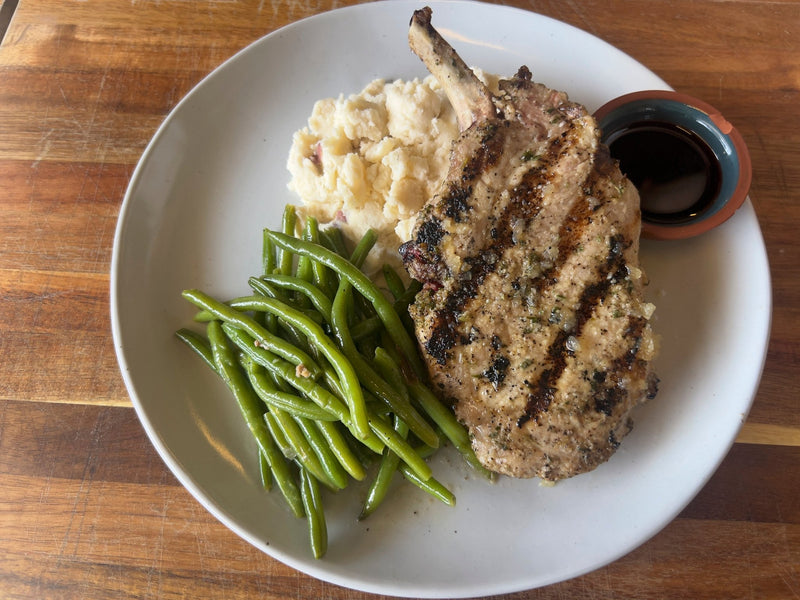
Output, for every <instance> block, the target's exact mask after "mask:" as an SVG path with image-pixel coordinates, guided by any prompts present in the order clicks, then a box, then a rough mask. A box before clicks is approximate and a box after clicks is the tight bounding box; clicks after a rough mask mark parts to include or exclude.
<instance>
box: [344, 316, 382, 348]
mask: <svg viewBox="0 0 800 600" xmlns="http://www.w3.org/2000/svg"><path fill="white" fill-rule="evenodd" d="M381 329H383V322H382V321H381V320H380V318H379V317H378V316H377V315H376V316H374V317H369V318H368V319H364V320H363V321H360V322H358V323H356V324H355V325H353V326H352V327H351V328H350V335H351V336H352V338H353V341H356V342H358V341H359V340H363V339H365V338H367V337H369V336H371V335H373V334H375V333H378V332H380V331H381Z"/></svg>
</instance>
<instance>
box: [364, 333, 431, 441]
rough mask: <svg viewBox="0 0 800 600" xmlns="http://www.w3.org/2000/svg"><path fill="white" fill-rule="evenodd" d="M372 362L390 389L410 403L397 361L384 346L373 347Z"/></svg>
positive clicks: (409, 396)
mask: <svg viewBox="0 0 800 600" xmlns="http://www.w3.org/2000/svg"><path fill="white" fill-rule="evenodd" d="M372 362H373V364H374V365H375V368H376V369H377V370H378V373H379V374H380V376H381V377H383V379H385V380H386V382H387V383H388V384H389V385H390V386H392V389H393V390H395V391H396V392H397V393H398V394H400V395H401V396H402V397H403V400H405V401H406V402H408V403H411V394H409V393H408V387H407V386H406V383H405V380H404V379H403V373H402V372H401V371H400V367H398V366H397V363H395V362H394V360H393V359H392V357H391V356H390V355H389V353H388V352H387V351H386V350H385V349H384V348H382V347H380V346H378V347H377V348H375V358H374V359H373V361H372ZM434 447H435V446H434Z"/></svg>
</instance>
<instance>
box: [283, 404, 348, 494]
mask: <svg viewBox="0 0 800 600" xmlns="http://www.w3.org/2000/svg"><path fill="white" fill-rule="evenodd" d="M294 420H295V422H296V423H297V426H298V427H299V428H300V431H302V432H303V435H304V436H305V438H306V440H307V441H308V443H309V444H310V445H311V449H312V450H313V451H314V453H315V454H316V455H317V458H318V459H319V463H320V466H321V467H322V471H323V473H325V475H326V476H327V477H328V479H329V480H330V481H331V482H333V484H334V485H335V486H336V487H337V488H338V489H340V490H343V489H344V488H346V487H347V473H346V472H345V470H344V469H343V468H342V465H340V464H339V461H338V460H337V459H336V457H335V456H334V455H333V452H331V449H330V447H329V446H328V442H327V440H326V439H325V436H323V435H322V433H321V432H320V430H319V428H318V427H317V424H316V422H315V421H312V420H310V419H303V418H298V417H295V418H294Z"/></svg>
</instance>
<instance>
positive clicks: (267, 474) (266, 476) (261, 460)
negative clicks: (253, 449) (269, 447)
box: [258, 449, 272, 491]
mask: <svg viewBox="0 0 800 600" xmlns="http://www.w3.org/2000/svg"><path fill="white" fill-rule="evenodd" d="M258 472H259V474H260V475H261V487H263V488H264V489H265V490H267V491H269V490H271V489H272V469H271V468H270V466H269V460H268V459H267V457H266V455H265V454H264V451H263V450H261V449H259V450H258Z"/></svg>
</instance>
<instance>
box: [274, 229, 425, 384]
mask: <svg viewBox="0 0 800 600" xmlns="http://www.w3.org/2000/svg"><path fill="white" fill-rule="evenodd" d="M269 235H270V237H271V238H272V241H273V242H274V243H275V244H276V245H277V246H278V247H280V248H284V249H286V250H290V251H292V252H294V253H296V254H300V255H305V256H309V257H310V258H312V259H314V260H318V261H320V262H321V263H323V264H324V265H326V266H328V267H330V268H332V269H334V270H335V271H337V272H338V273H339V275H340V277H344V278H346V279H347V280H348V281H350V283H351V284H352V285H353V287H355V288H356V290H358V292H359V293H360V294H362V295H363V296H365V297H366V298H367V299H368V300H369V301H370V302H371V303H372V305H373V307H374V308H375V311H376V312H377V314H378V316H379V317H380V318H381V321H383V323H384V325H385V326H386V329H387V331H388V332H389V335H391V336H392V340H393V341H394V343H395V344H397V346H398V347H399V348H400V349H401V351H402V352H403V354H404V356H405V358H406V360H408V362H409V364H410V365H411V368H412V369H413V371H414V373H415V374H416V375H417V377H420V378H423V379H424V378H425V377H426V370H425V366H424V365H423V364H422V359H421V358H420V357H419V354H418V351H417V345H416V342H415V341H414V340H413V339H412V337H411V336H410V335H409V333H408V331H407V330H406V328H405V326H404V325H403V322H402V321H401V319H400V316H399V315H398V314H397V311H395V309H394V306H393V305H392V303H391V302H390V301H389V300H388V299H387V298H386V297H385V296H384V295H383V293H382V292H381V291H380V290H379V289H378V288H377V287H376V286H375V284H374V283H372V281H370V279H369V277H367V276H366V275H365V274H364V273H363V272H361V270H360V269H358V268H357V267H355V266H354V265H353V264H351V263H350V262H349V261H347V260H346V259H343V258H342V257H341V256H339V255H337V254H336V253H334V252H331V251H330V250H328V249H326V248H324V247H322V246H319V245H316V244H311V243H309V242H304V241H303V240H298V239H295V238H292V237H289V236H287V235H284V234H282V233H278V232H275V231H273V232H270V233H269Z"/></svg>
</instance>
